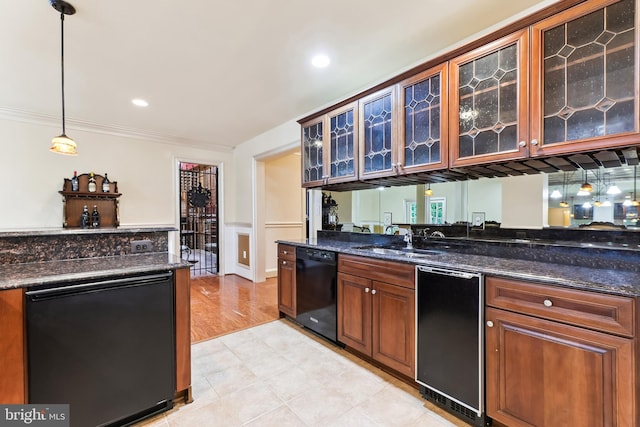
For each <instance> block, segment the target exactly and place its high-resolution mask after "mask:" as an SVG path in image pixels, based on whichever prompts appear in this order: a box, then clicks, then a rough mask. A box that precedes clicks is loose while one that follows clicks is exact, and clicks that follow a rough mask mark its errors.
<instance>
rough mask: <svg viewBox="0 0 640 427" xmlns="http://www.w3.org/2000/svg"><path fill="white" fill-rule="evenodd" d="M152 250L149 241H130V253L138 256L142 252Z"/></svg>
mask: <svg viewBox="0 0 640 427" xmlns="http://www.w3.org/2000/svg"><path fill="white" fill-rule="evenodd" d="M152 250H153V245H152V244H151V240H132V241H131V253H132V254H139V253H142V252H151V251H152Z"/></svg>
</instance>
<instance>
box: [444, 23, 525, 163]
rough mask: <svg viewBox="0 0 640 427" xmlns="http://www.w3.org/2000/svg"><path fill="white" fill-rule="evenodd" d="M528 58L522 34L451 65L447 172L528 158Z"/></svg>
mask: <svg viewBox="0 0 640 427" xmlns="http://www.w3.org/2000/svg"><path fill="white" fill-rule="evenodd" d="M528 58H529V32H528V30H523V31H520V32H517V33H514V34H512V35H510V36H507V37H504V38H502V39H500V40H497V41H495V42H493V43H490V44H488V45H486V46H483V47H481V48H479V49H476V50H474V51H471V52H469V53H467V54H464V55H462V56H460V57H458V58H456V59H453V60H452V61H451V62H450V65H449V70H450V72H449V75H450V77H451V84H450V90H451V93H450V96H449V100H450V103H451V108H450V114H451V116H450V119H449V123H450V132H451V133H450V141H451V142H450V150H451V160H450V163H451V166H466V165H473V164H479V163H489V162H494V161H497V160H507V159H520V158H525V157H527V156H528V148H527V146H528V143H527V141H528V132H529V124H528V123H529V119H528V112H529V110H528V108H529V102H528V101H529V98H528V93H529V90H528V89H529V87H528V85H529V80H528V70H529V61H528Z"/></svg>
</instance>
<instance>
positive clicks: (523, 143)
mask: <svg viewBox="0 0 640 427" xmlns="http://www.w3.org/2000/svg"><path fill="white" fill-rule="evenodd" d="M518 145H519V146H520V147H526V146H527V143H526V141H520V142H519V143H518Z"/></svg>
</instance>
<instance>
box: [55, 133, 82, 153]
mask: <svg viewBox="0 0 640 427" xmlns="http://www.w3.org/2000/svg"><path fill="white" fill-rule="evenodd" d="M49 151H52V152H54V153H58V154H67V155H70V156H75V155H77V154H78V146H77V145H76V142H75V141H74V140H73V139H71V138H69V137H68V136H67V135H65V134H62V135H58V136H56V137H55V138H53V139H52V140H51V148H49Z"/></svg>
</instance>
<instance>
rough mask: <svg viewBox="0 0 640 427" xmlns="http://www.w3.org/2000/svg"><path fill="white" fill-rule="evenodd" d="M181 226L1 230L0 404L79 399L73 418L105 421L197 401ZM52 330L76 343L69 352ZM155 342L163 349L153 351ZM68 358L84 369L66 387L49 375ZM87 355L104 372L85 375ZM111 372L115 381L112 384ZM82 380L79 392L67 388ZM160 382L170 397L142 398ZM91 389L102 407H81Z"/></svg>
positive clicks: (91, 397)
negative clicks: (178, 247) (177, 237)
mask: <svg viewBox="0 0 640 427" xmlns="http://www.w3.org/2000/svg"><path fill="white" fill-rule="evenodd" d="M173 231H176V230H174V229H173V228H168V227H156V228H151V227H149V228H130V229H126V228H121V229H115V228H105V229H93V230H42V231H24V232H20V231H16V232H3V233H0V322H1V323H2V325H3V327H2V329H1V330H0V363H2V366H3V370H4V371H3V372H4V374H3V375H2V378H0V402H2V403H15V404H21V403H71V414H72V419H75V420H78V419H81V417H80V415H81V414H82V415H83V416H86V417H89V418H84V419H85V420H91V422H92V423H103V422H105V421H106V422H113V421H115V420H118V419H122V418H127V417H129V418H131V419H137V418H140V417H144V416H146V415H150V414H152V413H155V412H159V411H162V410H165V409H169V408H171V407H172V406H173V401H175V400H176V399H178V400H179V399H184V400H186V401H187V402H188V401H190V400H191V370H190V309H189V280H190V279H189V278H190V275H189V264H188V263H186V262H185V261H183V260H182V259H181V258H180V257H177V256H174V255H172V254H170V253H169V252H168V235H169V233H170V232H173ZM132 242H144V244H145V246H146V247H147V249H148V250H150V251H149V252H145V253H135V254H132ZM149 319H154V320H153V321H151V320H149ZM52 334H56V338H57V339H60V340H63V339H66V340H67V341H68V342H67V343H66V344H68V345H69V346H72V349H73V350H72V351H70V352H69V353H66V351H67V349H66V348H61V347H56V345H55V343H54V344H51V343H50V342H49V341H46V340H47V337H48V336H50V335H52ZM95 338H99V339H98V340H95ZM127 340H128V341H127ZM54 341H55V340H54ZM50 344H51V347H47V346H48V345H50ZM154 346H155V347H154ZM147 347H148V349H147V350H146V352H145V348H147ZM151 348H154V349H155V350H156V352H155V353H149V351H150V349H151ZM34 349H38V353H43V352H44V354H45V355H47V357H46V358H45V357H42V356H43V355H40V356H38V354H34V353H35V352H34V351H33V350H34ZM158 352H159V353H160V354H158ZM141 353H142V354H144V357H141V356H138V354H141ZM56 358H57V359H56ZM136 358H138V360H135V359H136ZM45 359H46V360H45ZM52 360H58V362H57V365H56V366H57V367H56V369H48V367H49V365H48V364H50V363H51V361H52ZM65 363H67V364H68V365H69V366H66V367H67V368H68V369H69V371H71V372H76V371H77V372H78V377H77V378H76V377H69V378H68V380H66V381H64V382H61V384H66V385H67V386H66V387H64V393H63V392H62V391H63V390H62V389H60V390H58V389H55V388H56V387H58V388H60V384H58V383H56V381H52V380H51V378H53V377H51V376H50V375H51V374H52V373H51V371H58V370H59V369H64V368H65ZM85 363H99V365H98V367H99V368H98V369H96V368H95V365H93V366H94V367H93V368H92V369H91V370H89V371H88V372H89V373H90V374H91V373H92V372H95V373H96V374H95V375H94V376H93V377H94V378H102V379H101V380H99V381H98V380H96V381H94V382H90V383H87V382H84V381H85V377H86V375H85V374H86V373H85V372H84V371H83V368H84V364H85ZM145 366H149V367H150V368H148V369H149V372H148V373H145V374H144V375H143V374H141V373H139V372H140V371H143V370H144V369H146V368H145ZM45 375H46V376H47V377H46V378H49V380H47V379H46V378H45ZM80 375H82V376H80ZM101 375H104V378H103V377H101ZM156 378H161V379H162V381H161V382H155V381H156ZM111 379H113V381H112V382H113V387H115V388H112V389H109V388H108V384H109V381H110V380H111ZM136 379H137V380H136ZM117 381H120V382H117ZM127 381H129V383H127ZM141 383H148V384H141ZM78 386H81V387H82V389H81V391H79V392H78V390H69V389H72V388H75V387H78ZM156 387H157V388H162V389H163V390H164V391H163V393H164V395H163V398H164V399H165V400H166V402H164V404H163V405H157V403H158V400H159V399H158V398H156V397H154V399H158V400H154V401H147V400H145V398H144V397H142V396H141V394H142V390H149V389H150V388H156ZM78 388H79V387H78ZM114 390H120V391H119V392H118V393H114ZM125 390H126V391H125ZM38 393H40V394H38ZM47 393H49V394H47ZM52 393H53V395H55V396H56V397H58V398H61V399H63V400H64V401H60V402H51V401H47V402H39V401H38V398H37V397H36V396H49V395H52ZM74 393H75V394H74ZM83 394H84V395H87V396H88V397H87V398H88V399H89V401H95V404H99V405H100V407H101V408H100V410H99V411H97V410H95V411H94V410H91V411H89V410H88V409H87V408H85V407H83V405H82V404H83V402H84V401H83V400H82V399H83V397H82V395H83ZM78 395H80V397H77V396H78ZM59 396H66V399H65V397H59ZM68 396H76V397H73V398H72V397H68ZM72 399H80V400H76V401H70V400H72ZM118 399H119V400H118ZM116 401H118V403H116ZM110 402H111V403H112V404H111V405H110ZM123 402H124V403H123ZM129 402H131V403H129ZM74 403H77V405H76V406H75V408H74ZM154 405H156V406H154ZM103 408H104V409H103ZM154 411H155V412H154ZM74 413H75V414H76V417H75V418H74V416H73V414H74ZM92 417H93V418H92ZM96 417H103V418H96ZM129 418H127V419H129ZM94 420H95V421H94ZM72 425H75V424H72ZM78 425H80V424H78Z"/></svg>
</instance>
